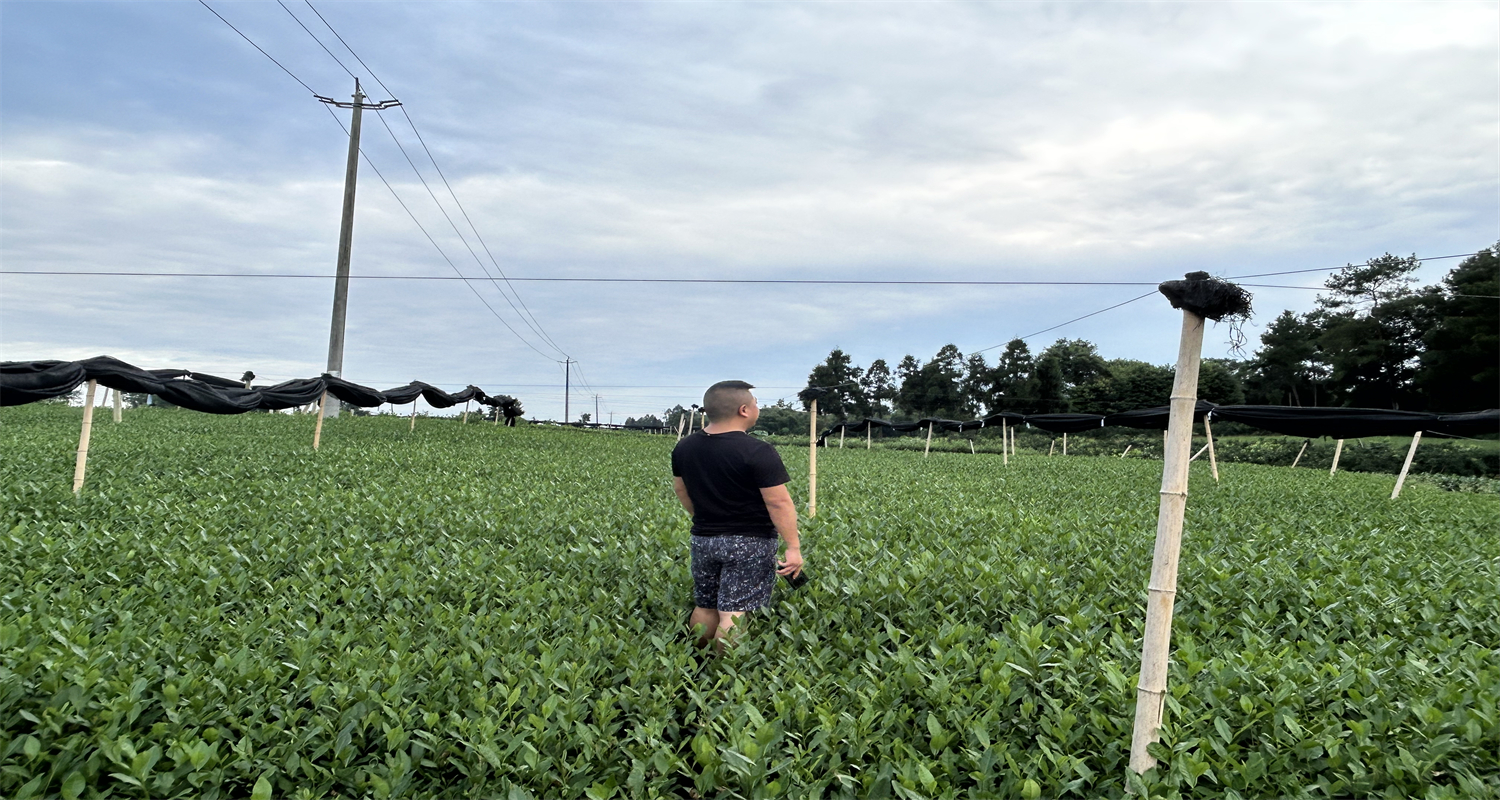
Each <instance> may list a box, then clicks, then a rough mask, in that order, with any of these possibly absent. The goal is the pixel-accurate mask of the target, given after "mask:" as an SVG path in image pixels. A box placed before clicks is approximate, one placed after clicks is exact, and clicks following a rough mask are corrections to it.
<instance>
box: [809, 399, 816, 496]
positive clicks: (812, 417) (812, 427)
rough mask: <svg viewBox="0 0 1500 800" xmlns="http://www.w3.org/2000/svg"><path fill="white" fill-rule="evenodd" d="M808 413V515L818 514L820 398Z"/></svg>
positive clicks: (812, 403) (814, 401) (813, 400)
mask: <svg viewBox="0 0 1500 800" xmlns="http://www.w3.org/2000/svg"><path fill="white" fill-rule="evenodd" d="M811 406H812V407H811V408H810V409H809V413H808V415H807V516H808V517H816V516H817V515H818V399H817V398H816V397H814V398H813V399H812V402H811Z"/></svg>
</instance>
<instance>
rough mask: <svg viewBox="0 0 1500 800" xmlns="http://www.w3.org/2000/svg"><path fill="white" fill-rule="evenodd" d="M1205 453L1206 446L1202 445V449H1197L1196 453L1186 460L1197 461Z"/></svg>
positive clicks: (1206, 450)
mask: <svg viewBox="0 0 1500 800" xmlns="http://www.w3.org/2000/svg"><path fill="white" fill-rule="evenodd" d="M1207 452H1208V445H1203V446H1202V447H1200V448H1198V452H1196V453H1194V454H1193V457H1192V458H1190V459H1188V461H1197V460H1198V459H1199V458H1200V457H1201V456H1202V455H1203V454H1204V453H1207Z"/></svg>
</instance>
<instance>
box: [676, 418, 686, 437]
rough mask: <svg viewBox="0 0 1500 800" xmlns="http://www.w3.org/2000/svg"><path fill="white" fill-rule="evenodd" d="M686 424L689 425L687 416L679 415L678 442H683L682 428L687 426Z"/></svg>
mask: <svg viewBox="0 0 1500 800" xmlns="http://www.w3.org/2000/svg"><path fill="white" fill-rule="evenodd" d="M686 424H687V419H686V416H685V415H683V414H678V415H677V441H679V442H680V441H682V426H683V425H686Z"/></svg>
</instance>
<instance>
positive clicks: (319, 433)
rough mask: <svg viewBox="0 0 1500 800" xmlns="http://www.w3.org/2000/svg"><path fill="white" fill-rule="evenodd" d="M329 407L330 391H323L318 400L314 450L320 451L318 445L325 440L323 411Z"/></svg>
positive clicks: (314, 429) (314, 428)
mask: <svg viewBox="0 0 1500 800" xmlns="http://www.w3.org/2000/svg"><path fill="white" fill-rule="evenodd" d="M327 407H328V390H327V389H324V390H323V396H322V397H320V398H318V422H317V424H315V425H313V449H314V450H316V449H318V443H319V442H321V441H322V440H323V410H324V409H325V408H327Z"/></svg>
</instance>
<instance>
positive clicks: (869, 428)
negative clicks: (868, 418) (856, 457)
mask: <svg viewBox="0 0 1500 800" xmlns="http://www.w3.org/2000/svg"><path fill="white" fill-rule="evenodd" d="M874 430H875V426H874V425H871V424H870V423H868V422H866V423H865V449H866V450H869V449H870V438H871V437H872V436H874V435H875V434H874Z"/></svg>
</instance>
